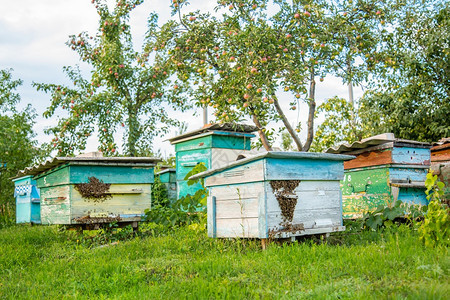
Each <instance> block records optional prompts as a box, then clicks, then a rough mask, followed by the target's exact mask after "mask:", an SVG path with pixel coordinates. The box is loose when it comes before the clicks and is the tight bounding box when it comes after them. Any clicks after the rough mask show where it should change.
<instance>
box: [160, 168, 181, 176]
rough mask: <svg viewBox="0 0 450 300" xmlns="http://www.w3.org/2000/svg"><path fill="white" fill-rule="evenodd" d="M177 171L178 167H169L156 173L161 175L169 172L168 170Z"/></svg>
mask: <svg viewBox="0 0 450 300" xmlns="http://www.w3.org/2000/svg"><path fill="white" fill-rule="evenodd" d="M176 171H177V169H173V168H168V169H164V170H161V171H159V172H157V173H156V175H161V174H164V173H167V172H176Z"/></svg>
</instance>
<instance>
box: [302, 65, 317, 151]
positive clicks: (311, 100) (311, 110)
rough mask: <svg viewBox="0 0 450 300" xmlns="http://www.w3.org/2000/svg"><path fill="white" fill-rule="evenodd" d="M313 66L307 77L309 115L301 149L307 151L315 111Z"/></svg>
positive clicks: (312, 133)
mask: <svg viewBox="0 0 450 300" xmlns="http://www.w3.org/2000/svg"><path fill="white" fill-rule="evenodd" d="M314 77H315V73H314V67H311V77H310V78H309V115H308V137H307V138H306V142H305V145H304V146H303V151H305V152H307V151H309V147H311V144H312V141H313V139H314V113H315V112H316V81H315V80H314Z"/></svg>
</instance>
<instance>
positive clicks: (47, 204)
mask: <svg viewBox="0 0 450 300" xmlns="http://www.w3.org/2000/svg"><path fill="white" fill-rule="evenodd" d="M70 210H71V208H70V186H69V185H60V186H55V187H45V188H41V223H42V224H65V225H68V224H70Z"/></svg>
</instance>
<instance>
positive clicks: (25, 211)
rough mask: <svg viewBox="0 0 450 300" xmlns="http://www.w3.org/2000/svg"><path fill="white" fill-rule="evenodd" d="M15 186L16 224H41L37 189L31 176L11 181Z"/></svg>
mask: <svg viewBox="0 0 450 300" xmlns="http://www.w3.org/2000/svg"><path fill="white" fill-rule="evenodd" d="M13 182H14V184H15V189H14V198H15V199H16V223H36V224H40V223H41V210H40V199H39V189H38V188H37V187H36V181H35V180H33V176H24V177H20V178H16V179H13Z"/></svg>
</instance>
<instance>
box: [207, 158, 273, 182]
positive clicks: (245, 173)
mask: <svg viewBox="0 0 450 300" xmlns="http://www.w3.org/2000/svg"><path fill="white" fill-rule="evenodd" d="M263 180H264V165H263V160H257V161H253V162H249V163H248V164H245V165H240V166H237V167H234V168H230V169H226V170H224V171H221V172H219V173H217V174H214V176H209V177H207V178H206V180H205V185H206V186H207V187H209V186H216V185H228V184H236V183H247V182H257V181H263Z"/></svg>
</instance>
